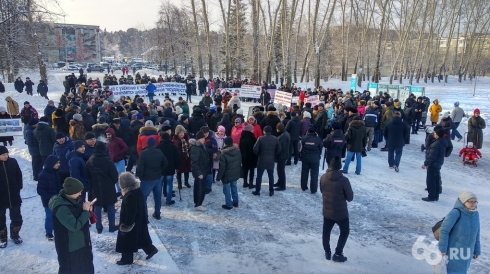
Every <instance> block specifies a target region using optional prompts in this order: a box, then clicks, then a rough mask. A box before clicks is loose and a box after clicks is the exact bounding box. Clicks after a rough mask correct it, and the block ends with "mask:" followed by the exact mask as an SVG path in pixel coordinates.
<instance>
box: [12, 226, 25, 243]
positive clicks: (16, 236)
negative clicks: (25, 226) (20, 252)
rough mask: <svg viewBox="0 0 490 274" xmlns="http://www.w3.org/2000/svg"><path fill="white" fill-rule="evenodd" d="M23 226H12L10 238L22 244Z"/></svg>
mask: <svg viewBox="0 0 490 274" xmlns="http://www.w3.org/2000/svg"><path fill="white" fill-rule="evenodd" d="M21 227H22V226H15V227H10V239H12V240H14V243H15V244H16V245H20V244H21V243H22V238H21V237H20V236H19V231H20V229H21Z"/></svg>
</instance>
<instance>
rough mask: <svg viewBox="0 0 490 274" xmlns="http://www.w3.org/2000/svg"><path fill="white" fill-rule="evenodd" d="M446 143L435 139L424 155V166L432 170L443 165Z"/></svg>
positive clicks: (442, 139)
mask: <svg viewBox="0 0 490 274" xmlns="http://www.w3.org/2000/svg"><path fill="white" fill-rule="evenodd" d="M446 147H447V141H446V139H444V138H437V139H436V140H435V141H434V142H432V143H431V144H430V146H429V147H428V148H427V152H426V153H425V162H424V166H427V167H432V168H441V167H442V165H443V164H444V156H445V154H446Z"/></svg>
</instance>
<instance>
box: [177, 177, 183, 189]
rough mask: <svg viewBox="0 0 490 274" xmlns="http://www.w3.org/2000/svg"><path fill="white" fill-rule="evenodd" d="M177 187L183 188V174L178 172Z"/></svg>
mask: <svg viewBox="0 0 490 274" xmlns="http://www.w3.org/2000/svg"><path fill="white" fill-rule="evenodd" d="M177 187H178V189H182V176H181V174H177Z"/></svg>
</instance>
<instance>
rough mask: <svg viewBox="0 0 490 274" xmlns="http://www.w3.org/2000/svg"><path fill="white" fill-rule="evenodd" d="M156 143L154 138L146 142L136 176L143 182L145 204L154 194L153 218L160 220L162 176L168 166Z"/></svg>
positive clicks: (142, 189)
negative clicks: (151, 194)
mask: <svg viewBox="0 0 490 274" xmlns="http://www.w3.org/2000/svg"><path fill="white" fill-rule="evenodd" d="M156 143H157V140H156V139H155V138H153V137H150V138H148V140H147V141H146V145H147V147H146V148H145V149H143V151H141V154H140V158H139V160H138V166H137V167H136V176H138V177H139V178H140V180H141V185H140V187H141V191H143V194H144V196H145V202H146V201H147V199H148V196H149V195H150V193H152V192H153V199H154V200H155V212H154V213H153V215H152V216H153V218H155V219H157V220H158V219H160V210H161V208H162V174H163V171H164V170H165V167H166V166H167V158H166V157H165V155H163V152H162V151H160V150H159V149H157V148H155V145H156ZM167 196H168V195H167ZM170 196H172V192H170ZM146 215H148V203H146Z"/></svg>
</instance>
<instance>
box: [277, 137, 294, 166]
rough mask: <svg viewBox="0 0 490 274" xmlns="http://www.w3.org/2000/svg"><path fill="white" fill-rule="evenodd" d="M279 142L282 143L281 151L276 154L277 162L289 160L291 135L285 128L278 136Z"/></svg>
mask: <svg viewBox="0 0 490 274" xmlns="http://www.w3.org/2000/svg"><path fill="white" fill-rule="evenodd" d="M277 139H278V140H279V143H280V144H281V152H280V153H279V154H278V155H276V162H279V161H280V160H287V159H290V158H291V147H290V143H291V136H290V135H289V133H288V132H287V131H285V130H283V131H281V132H280V133H279V137H277Z"/></svg>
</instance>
